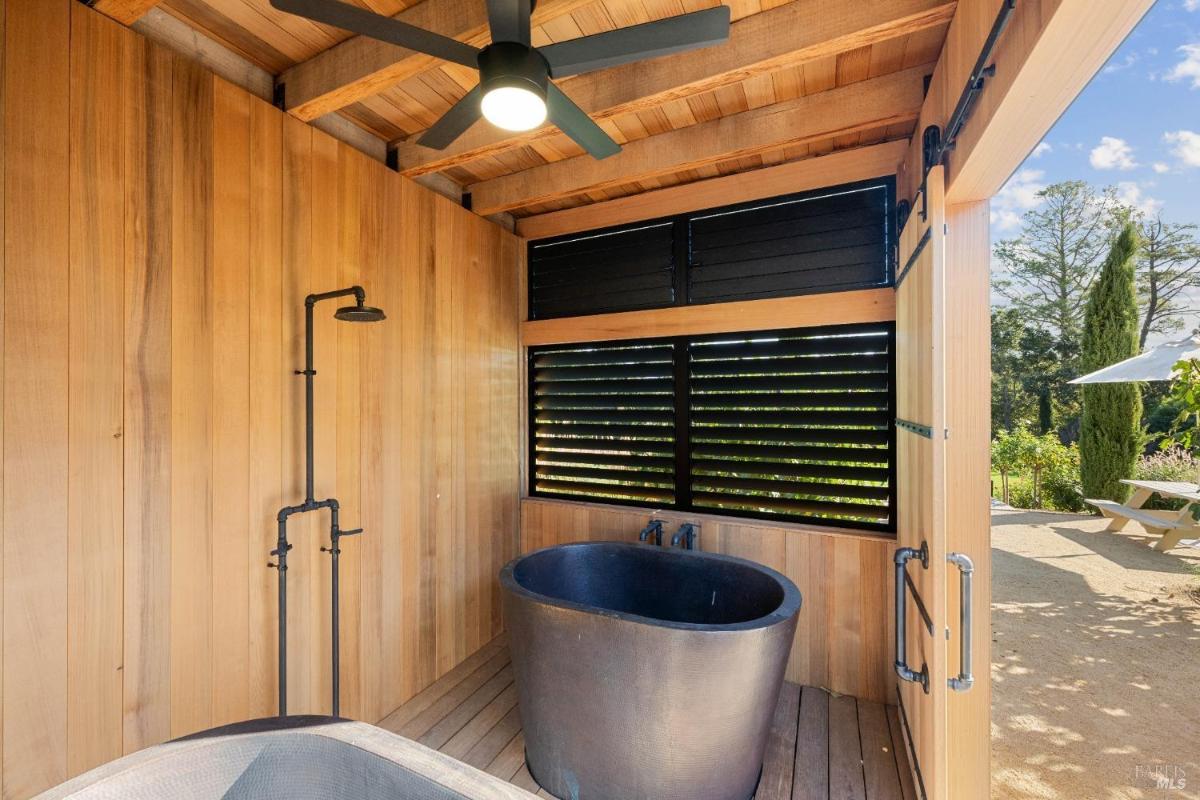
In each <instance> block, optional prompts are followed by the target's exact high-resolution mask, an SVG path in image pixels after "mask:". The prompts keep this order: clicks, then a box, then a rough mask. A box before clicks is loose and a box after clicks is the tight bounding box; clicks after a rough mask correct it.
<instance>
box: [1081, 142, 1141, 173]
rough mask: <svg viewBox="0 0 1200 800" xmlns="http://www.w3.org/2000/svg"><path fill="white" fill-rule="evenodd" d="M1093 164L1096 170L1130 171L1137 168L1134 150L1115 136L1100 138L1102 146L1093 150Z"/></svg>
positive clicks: (1097, 146)
mask: <svg viewBox="0 0 1200 800" xmlns="http://www.w3.org/2000/svg"><path fill="white" fill-rule="evenodd" d="M1091 162H1092V166H1093V167H1095V168H1096V169H1119V170H1129V169H1133V168H1134V167H1136V166H1137V161H1135V160H1134V158H1133V148H1132V147H1130V146H1129V143H1128V142H1126V141H1125V140H1124V139H1118V138H1116V137H1115V136H1102V137H1100V144H1098V145H1096V147H1094V148H1092V156H1091Z"/></svg>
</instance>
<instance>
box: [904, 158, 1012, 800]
mask: <svg viewBox="0 0 1200 800" xmlns="http://www.w3.org/2000/svg"><path fill="white" fill-rule="evenodd" d="M943 179H944V176H943V169H942V168H941V167H938V168H935V169H934V170H932V171H931V172H930V174H929V178H928V181H927V188H926V195H925V197H924V198H923V199H922V200H923V202H921V201H918V203H917V207H916V208H914V209H913V212H912V215H911V217H910V219H909V221H908V223H907V225H906V226H905V228H904V231H903V232H902V234H901V237H900V258H899V264H900V269H901V271H900V274H899V275H898V277H897V287H896V293H897V297H896V359H897V364H896V368H897V381H896V427H897V431H896V449H897V476H896V477H897V486H898V504H899V508H898V536H897V539H898V541H897V556H898V559H897V562H898V564H897V567H896V573H895V576H894V580H895V581H896V586H895V587H894V588H895V589H896V592H895V596H896V603H897V611H896V613H897V615H898V619H897V623H896V632H897V648H896V656H897V662H898V663H897V665H896V670H895V682H896V699H897V700H898V702H899V704H900V706H901V711H902V720H903V723H904V725H905V728H906V732H907V735H908V737H909V744H910V756H911V758H912V760H913V762H914V766H915V769H916V771H917V778H918V791H919V792H921V793H922V795H923V796H924V797H925V798H927V800H950V799H951V798H953V799H954V800H959V798H968V797H970V798H976V797H979V798H982V797H986V796H987V794H988V773H989V763H988V745H989V741H988V736H989V727H988V710H989V709H988V703H989V691H988V682H987V675H988V648H987V642H988V640H989V636H990V634H989V630H990V627H989V625H988V606H989V603H990V591H989V575H990V569H989V547H988V496H989V490H988V463H989V456H988V439H989V429H990V423H989V419H988V415H989V410H990V404H989V402H988V392H989V391H990V365H989V339H988V335H989V314H988V273H987V269H988V261H987V251H988V234H987V225H988V216H987V213H988V212H987V203H976V204H970V205H967V206H959V207H955V208H950V209H948V208H947V207H946V203H945V192H944V183H943ZM922 212H924V215H923V214H922ZM964 576H965V578H964ZM964 597H968V598H970V599H969V605H968V606H967V611H968V613H967V614H963V613H962V612H963V605H962V600H963V598H964ZM899 615H902V617H903V623H902V624H901V622H900V619H899ZM964 632H965V633H966V634H967V635H968V636H967V641H968V643H969V644H970V646H969V647H964V646H963V644H964Z"/></svg>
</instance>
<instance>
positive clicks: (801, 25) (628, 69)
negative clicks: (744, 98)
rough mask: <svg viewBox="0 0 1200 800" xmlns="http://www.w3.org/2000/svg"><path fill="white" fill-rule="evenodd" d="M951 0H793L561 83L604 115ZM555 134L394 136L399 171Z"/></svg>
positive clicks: (803, 58)
mask: <svg viewBox="0 0 1200 800" xmlns="http://www.w3.org/2000/svg"><path fill="white" fill-rule="evenodd" d="M956 5H957V2H947V0H866V1H865V2H850V3H847V2H844V0H836V2H831V0H795V1H794V2H791V3H788V4H786V5H782V6H779V7H777V8H772V9H770V10H768V11H763V12H762V13H760V14H753V15H751V16H749V17H745V18H743V19H740V20H738V21H737V22H735V23H733V25H732V27H731V29H730V37H729V43H728V44H727V45H723V46H720V47H713V48H706V49H703V50H696V51H693V52H690V53H681V54H679V55H675V56H669V57H667V58H660V59H655V60H653V61H642V62H636V63H633V64H627V65H623V66H620V67H615V68H613V69H607V70H602V71H599V72H593V73H590V74H587V75H581V76H579V77H576V78H569V79H567V80H565V81H563V82H562V84H561V86H562V89H563V91H564V92H566V93H567V94H568V95H570V97H571V99H573V100H574V101H575V102H576V103H577V104H578V105H579V106H580V107H581V108H583V109H584V110H585V111H587V112H588V113H589V114H590V115H591V116H592V118H593V119H596V120H604V119H609V118H612V117H615V116H617V115H620V114H627V113H631V112H637V111H644V110H647V109H650V108H654V107H657V106H660V105H662V104H663V103H667V102H670V101H672V100H677V99H679V98H683V97H688V96H690V95H695V94H700V93H701V92H707V91H711V90H714V89H719V88H721V87H724V86H730V85H732V84H735V83H738V82H740V81H743V80H746V79H747V78H752V77H754V76H756V75H763V74H766V73H769V72H775V71H777V70H780V69H783V68H785V67H794V66H798V65H800V64H804V63H806V62H809V61H815V60H817V59H820V58H828V57H831V56H836V55H838V54H839V53H846V52H849V51H851V50H856V49H858V48H862V47H869V46H871V45H874V44H877V43H879V42H883V41H888V40H890V39H895V38H898V37H901V36H907V35H909V34H913V33H918V32H920V31H923V30H927V29H929V28H933V27H936V26H938V25H945V24H947V23H948V22H950V20H951V18H952V17H953V16H954V9H955V7H956ZM557 135H559V130H558V128H555V127H554V126H552V125H547V126H543V127H541V128H538V129H537V130H534V131H530V132H528V133H524V134H516V135H514V134H511V133H506V132H504V131H500V130H498V129H496V128H494V127H492V126H490V125H476V126H475V127H474V128H472V129H471V130H470V131H468V132H467V133H466V134H464V135H463V136H461V137H459V139H458V140H457V141H456V142H454V143H453V144H451V145H450V146H449V147H448V148H446V149H445V150H431V149H429V148H426V147H421V146H420V145H417V144H415V143H413V142H400V143H398V145H397V146H398V150H399V155H400V171H401V172H402V173H404V174H406V175H422V174H424V173H427V172H440V171H442V170H446V169H449V168H451V167H457V166H462V165H463V164H467V163H469V162H472V161H475V160H477V159H481V158H486V157H489V156H496V155H499V154H502V153H505V152H508V151H511V150H513V149H516V148H518V147H523V146H525V145H528V144H531V143H532V142H536V141H539V140H542V139H546V138H549V137H553V136H557Z"/></svg>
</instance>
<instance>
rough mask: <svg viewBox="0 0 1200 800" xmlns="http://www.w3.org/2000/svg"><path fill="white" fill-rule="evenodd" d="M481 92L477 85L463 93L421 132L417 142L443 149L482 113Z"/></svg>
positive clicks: (435, 148)
mask: <svg viewBox="0 0 1200 800" xmlns="http://www.w3.org/2000/svg"><path fill="white" fill-rule="evenodd" d="M482 95H483V92H482V91H481V90H480V88H479V87H478V86H476V87H475V88H474V89H472V90H471V91H469V92H467V93H466V94H465V95H463V98H462V99H461V100H459V101H458V102H457V103H455V104H454V105H452V106H450V110H449V111H447V112H446V113H445V114H442V118H441V119H439V120H438V121H437V122H435V123H433V127H432V128H430V129H429V130H427V131H425V133H423V134H421V138H420V139H417V144H419V145H422V146H424V147H432V148H433V149H434V150H444V149H446V147H447V146H448V145H449V144H450V143H451V142H453V141H454V140H455V139H457V138H458V137H460V136H462V135H463V134H464V133H465V132H466V130H467V128H469V127H471V126H472V125H474V124H475V121H476V120H478V119H479V117H480V116H481V115H482V114H481V112H480V110H479V100H480V98H481V97H482Z"/></svg>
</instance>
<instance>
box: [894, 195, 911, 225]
mask: <svg viewBox="0 0 1200 800" xmlns="http://www.w3.org/2000/svg"><path fill="white" fill-rule="evenodd" d="M911 214H912V203H911V202H909V201H908V200H901V201H900V202H898V203H896V230H898V231H902V230H904V226H905V225H906V224H908V217H909V215H911Z"/></svg>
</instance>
